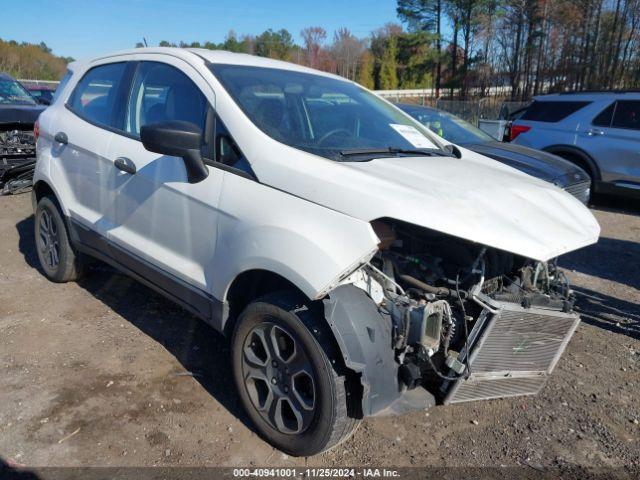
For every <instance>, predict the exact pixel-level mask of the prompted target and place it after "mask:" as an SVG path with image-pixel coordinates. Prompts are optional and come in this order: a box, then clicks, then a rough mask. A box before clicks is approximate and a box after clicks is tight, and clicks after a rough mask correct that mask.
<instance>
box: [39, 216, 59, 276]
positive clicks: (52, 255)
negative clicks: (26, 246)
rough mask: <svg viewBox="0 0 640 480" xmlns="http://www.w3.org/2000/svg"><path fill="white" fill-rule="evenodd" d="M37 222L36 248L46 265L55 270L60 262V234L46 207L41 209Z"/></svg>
mask: <svg viewBox="0 0 640 480" xmlns="http://www.w3.org/2000/svg"><path fill="white" fill-rule="evenodd" d="M38 222H39V224H38V225H39V230H38V233H39V235H38V249H39V250H40V253H41V254H42V258H43V259H44V261H45V262H46V263H47V266H48V267H49V268H50V269H52V270H55V269H56V268H57V267H58V264H59V263H60V236H59V233H58V227H57V225H56V222H55V221H54V220H53V217H52V216H51V213H50V212H49V211H48V210H47V209H43V210H42V212H41V213H40V218H39V219H38Z"/></svg>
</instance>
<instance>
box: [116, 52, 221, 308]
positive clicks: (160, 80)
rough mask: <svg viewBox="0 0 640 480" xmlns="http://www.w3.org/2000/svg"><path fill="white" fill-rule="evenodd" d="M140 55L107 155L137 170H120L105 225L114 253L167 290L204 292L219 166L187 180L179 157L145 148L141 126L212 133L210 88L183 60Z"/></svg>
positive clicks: (214, 230) (212, 242)
mask: <svg viewBox="0 0 640 480" xmlns="http://www.w3.org/2000/svg"><path fill="white" fill-rule="evenodd" d="M143 58H146V59H147V60H142V61H140V62H138V64H137V68H136V72H135V75H134V77H133V81H132V87H131V92H130V95H129V100H128V102H127V106H126V111H125V125H124V128H123V131H122V132H120V133H118V134H115V135H114V137H113V139H112V140H111V142H110V145H109V148H108V153H107V157H108V158H109V162H110V163H111V165H113V164H114V162H115V161H116V159H118V158H122V159H124V160H123V161H124V162H126V163H127V164H129V165H130V166H132V167H133V168H134V169H135V173H127V172H124V171H120V172H119V173H118V184H117V197H116V200H115V209H114V211H115V225H114V226H113V228H111V229H110V230H109V240H110V244H111V246H112V255H113V256H114V257H116V258H117V259H118V260H119V261H120V263H122V264H125V265H126V266H129V267H130V268H131V269H132V270H134V271H138V272H139V273H141V274H142V275H143V276H145V277H147V278H148V279H150V280H152V281H154V283H156V284H159V285H160V286H161V287H163V288H164V289H165V290H171V289H173V288H175V287H176V286H178V287H177V288H178V289H179V290H180V292H183V291H184V289H185V288H186V289H188V288H195V289H197V290H198V291H209V284H210V276H211V270H212V265H211V260H212V258H213V254H214V250H215V245H216V237H217V221H218V214H217V205H218V197H219V195H220V191H221V188H222V180H223V175H224V171H223V170H220V169H217V168H209V175H208V177H207V178H206V179H204V180H203V181H202V182H199V183H196V184H190V183H188V181H187V172H186V168H185V165H184V162H183V160H182V159H181V158H178V157H173V156H166V155H159V154H157V153H152V152H149V151H147V150H146V149H145V148H144V146H143V145H142V142H141V141H140V128H141V127H142V126H143V125H148V124H152V123H156V122H162V121H169V120H182V121H188V122H191V123H194V124H196V125H197V126H198V127H199V128H200V129H201V130H202V131H203V133H206V132H212V131H213V130H212V129H213V122H214V120H213V119H214V117H215V114H214V110H213V108H214V106H215V96H214V92H213V90H212V89H211V87H210V86H209V85H208V84H207V83H206V82H205V81H204V80H203V79H202V77H200V76H199V74H198V72H197V71H196V70H195V69H194V68H193V67H191V66H190V65H189V64H188V63H186V62H185V61H183V60H181V59H178V58H175V57H171V56H166V55H155V56H152V57H149V56H147V57H143ZM203 138H204V139H205V143H204V144H203V152H204V153H205V156H212V155H209V154H208V149H209V148H212V146H209V145H208V143H207V135H206V134H205V135H203ZM150 277H155V278H150ZM169 293H174V294H175V292H171V291H169ZM180 295H184V294H183V293H180ZM192 303H193V302H192Z"/></svg>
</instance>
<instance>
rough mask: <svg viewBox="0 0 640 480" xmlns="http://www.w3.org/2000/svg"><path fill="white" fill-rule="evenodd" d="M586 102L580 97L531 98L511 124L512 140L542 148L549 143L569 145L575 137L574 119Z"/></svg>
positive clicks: (519, 143)
mask: <svg viewBox="0 0 640 480" xmlns="http://www.w3.org/2000/svg"><path fill="white" fill-rule="evenodd" d="M589 103H590V102H588V101H584V100H571V99H563V100H535V101H534V102H533V103H532V104H531V105H529V107H527V109H526V111H524V113H523V114H522V116H521V117H520V118H519V119H518V120H515V121H514V122H513V124H512V126H511V138H514V135H515V139H514V140H512V141H513V143H516V144H518V145H524V146H525V147H531V148H537V149H543V148H545V147H548V146H550V145H571V144H573V143H574V142H575V138H576V121H575V120H573V119H574V118H576V117H574V115H579V113H578V112H580V111H581V110H582V109H583V108H584V107H586V106H587V105H589Z"/></svg>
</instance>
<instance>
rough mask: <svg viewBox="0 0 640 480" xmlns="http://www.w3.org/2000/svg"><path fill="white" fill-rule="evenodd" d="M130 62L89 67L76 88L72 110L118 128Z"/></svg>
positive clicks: (98, 122) (95, 121) (94, 120)
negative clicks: (123, 88) (123, 90)
mask: <svg viewBox="0 0 640 480" xmlns="http://www.w3.org/2000/svg"><path fill="white" fill-rule="evenodd" d="M126 65H127V64H126V63H124V62H121V63H109V64H107V65H100V66H99V67H94V68H92V69H91V70H89V71H88V72H87V73H86V74H85V76H84V77H82V80H80V82H78V85H77V86H76V88H75V90H74V91H73V94H72V96H71V99H70V108H71V110H72V111H73V112H75V113H76V114H77V115H79V116H80V117H82V118H84V119H86V120H88V121H90V122H93V123H96V124H98V125H104V126H108V127H113V128H116V127H117V123H118V115H119V111H118V110H119V107H120V106H121V101H120V100H121V98H122V90H121V89H122V87H123V80H124V74H125V70H126ZM58 88H60V87H58Z"/></svg>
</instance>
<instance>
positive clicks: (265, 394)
mask: <svg viewBox="0 0 640 480" xmlns="http://www.w3.org/2000/svg"><path fill="white" fill-rule="evenodd" d="M242 372H243V376H244V383H245V388H246V389H247V393H248V394H249V397H250V399H251V402H252V403H253V406H254V407H255V408H256V410H257V411H258V413H259V414H260V416H261V417H262V418H263V419H264V420H265V421H266V422H267V423H269V425H271V426H272V427H273V428H275V429H277V430H278V431H279V432H282V433H285V434H298V433H302V432H304V431H305V430H306V429H307V428H308V427H309V425H310V424H311V422H312V421H313V418H314V414H315V409H316V387H315V380H314V373H313V368H312V366H311V362H310V360H309V358H308V356H307V354H306V352H305V351H304V349H303V348H302V346H301V345H300V343H299V342H298V341H296V338H295V336H294V335H293V334H291V333H290V332H288V331H287V330H285V329H284V328H283V327H281V326H279V325H276V324H275V323H272V322H269V321H265V322H263V323H260V324H258V325H256V326H255V327H254V328H253V329H252V330H251V332H249V335H247V337H246V338H245V341H244V346H243V352H242Z"/></svg>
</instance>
